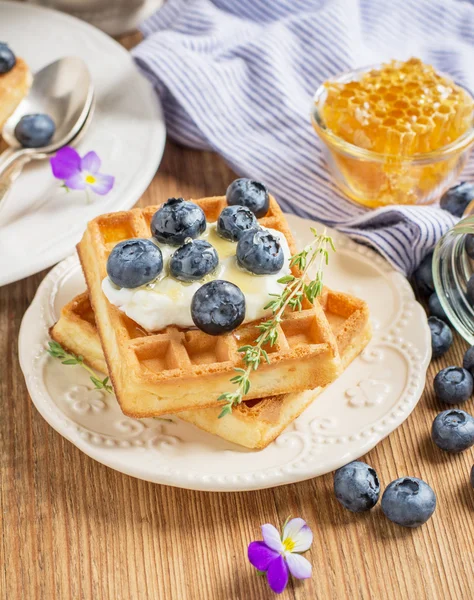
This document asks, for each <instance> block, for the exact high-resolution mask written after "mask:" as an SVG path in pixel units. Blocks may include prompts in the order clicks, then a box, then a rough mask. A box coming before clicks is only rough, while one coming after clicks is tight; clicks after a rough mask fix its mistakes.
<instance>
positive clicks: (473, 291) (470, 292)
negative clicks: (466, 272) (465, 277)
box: [466, 275, 474, 305]
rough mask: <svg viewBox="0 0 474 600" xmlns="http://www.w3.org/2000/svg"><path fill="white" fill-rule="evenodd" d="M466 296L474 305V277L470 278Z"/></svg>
mask: <svg viewBox="0 0 474 600" xmlns="http://www.w3.org/2000/svg"><path fill="white" fill-rule="evenodd" d="M466 295H467V298H468V300H469V302H470V303H471V304H473V305H474V275H471V276H470V277H469V281H468V282H467V286H466Z"/></svg>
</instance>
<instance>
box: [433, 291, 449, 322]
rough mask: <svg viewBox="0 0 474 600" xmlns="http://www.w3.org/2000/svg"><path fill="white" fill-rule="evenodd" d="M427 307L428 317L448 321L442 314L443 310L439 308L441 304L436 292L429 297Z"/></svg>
mask: <svg viewBox="0 0 474 600" xmlns="http://www.w3.org/2000/svg"><path fill="white" fill-rule="evenodd" d="M428 306H429V309H430V315H431V316H432V317H438V319H442V320H443V321H448V316H447V314H446V313H445V312H444V308H443V307H442V306H441V302H440V301H439V298H438V294H437V293H436V292H433V293H432V294H431V296H430V297H429V299H428Z"/></svg>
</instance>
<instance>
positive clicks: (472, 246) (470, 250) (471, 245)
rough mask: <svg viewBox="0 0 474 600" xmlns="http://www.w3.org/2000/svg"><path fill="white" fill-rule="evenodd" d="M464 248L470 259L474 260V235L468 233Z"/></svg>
mask: <svg viewBox="0 0 474 600" xmlns="http://www.w3.org/2000/svg"><path fill="white" fill-rule="evenodd" d="M464 248H465V249H466V252H467V255H468V256H469V258H472V259H473V260H474V234H472V233H468V234H467V235H466V237H465V241H464Z"/></svg>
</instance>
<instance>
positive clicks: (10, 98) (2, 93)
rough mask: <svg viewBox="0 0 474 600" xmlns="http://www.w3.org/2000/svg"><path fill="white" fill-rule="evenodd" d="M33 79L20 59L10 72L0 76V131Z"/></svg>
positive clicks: (17, 59)
mask: <svg viewBox="0 0 474 600" xmlns="http://www.w3.org/2000/svg"><path fill="white" fill-rule="evenodd" d="M32 81H33V77H32V75H31V73H30V70H29V68H28V65H27V64H26V63H25V61H24V60H23V59H21V58H18V57H17V58H16V64H15V66H14V67H13V69H12V70H11V71H8V73H3V74H1V75H0V130H1V129H2V127H3V125H4V123H5V122H6V121H7V119H9V117H10V116H11V115H12V114H13V113H14V111H15V110H16V108H17V106H18V105H19V104H20V102H21V101H22V100H23V98H24V97H25V96H26V94H27V93H28V91H29V89H30V86H31V83H32Z"/></svg>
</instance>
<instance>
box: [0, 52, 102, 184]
mask: <svg viewBox="0 0 474 600" xmlns="http://www.w3.org/2000/svg"><path fill="white" fill-rule="evenodd" d="M93 97H94V87H93V84H92V80H91V77H90V74H89V70H88V69H87V66H86V64H85V63H84V61H83V60H81V59H80V58H77V57H72V56H71V57H66V58H61V59H60V60H57V61H55V62H53V63H51V64H49V65H47V66H46V67H44V68H43V69H41V70H40V71H38V72H37V73H36V74H35V76H34V80H33V85H32V87H31V90H30V93H29V94H28V96H27V97H26V98H25V99H24V100H23V101H22V102H21V104H20V105H19V107H18V108H17V109H16V111H15V112H14V113H13V115H12V116H11V117H10V118H9V119H8V121H7V122H6V123H5V125H4V126H3V130H2V132H1V133H2V137H3V139H4V141H5V142H6V143H7V144H8V146H9V148H8V149H7V150H5V152H4V153H3V154H2V156H1V157H0V174H1V173H3V172H4V171H5V170H6V169H8V168H9V167H10V166H11V165H12V164H13V163H14V162H15V161H16V160H18V159H20V158H22V159H23V161H25V162H28V161H29V160H33V159H35V158H44V157H45V155H49V154H51V153H53V152H55V151H56V150H58V149H59V148H61V147H62V146H65V145H67V144H68V143H69V141H70V140H71V139H73V138H74V137H75V136H76V135H77V133H78V132H79V130H80V129H81V128H82V126H83V125H84V121H85V120H86V118H87V115H88V114H89V112H90V108H91V104H92V100H93ZM35 113H43V114H47V115H49V116H50V117H51V118H52V119H53V121H54V123H55V125H56V131H55V133H54V136H53V139H52V140H51V142H50V143H49V144H48V145H47V146H44V147H41V148H24V147H23V146H21V144H20V143H19V142H18V140H17V139H16V137H15V127H16V125H17V123H18V122H19V120H20V119H21V117H23V116H24V115H28V114H35Z"/></svg>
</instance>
